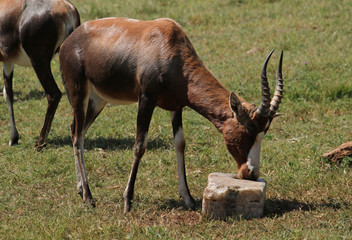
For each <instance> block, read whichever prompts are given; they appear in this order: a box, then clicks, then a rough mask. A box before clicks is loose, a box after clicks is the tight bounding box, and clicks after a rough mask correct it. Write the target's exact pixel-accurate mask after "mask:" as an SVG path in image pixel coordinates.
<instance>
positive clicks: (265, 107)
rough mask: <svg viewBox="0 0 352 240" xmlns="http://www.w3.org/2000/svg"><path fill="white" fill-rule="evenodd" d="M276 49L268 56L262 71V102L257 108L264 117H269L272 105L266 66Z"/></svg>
mask: <svg viewBox="0 0 352 240" xmlns="http://www.w3.org/2000/svg"><path fill="white" fill-rule="evenodd" d="M273 52H274V50H272V51H271V52H270V53H269V55H268V56H267V58H266V60H265V62H264V65H263V68H262V73H261V87H262V102H261V104H260V106H259V108H258V109H257V113H258V114H259V115H261V116H263V117H268V114H269V108H270V107H271V105H270V104H271V103H270V100H271V98H270V88H269V84H268V78H267V77H266V67H267V65H268V62H269V59H270V57H271V55H272V54H273Z"/></svg>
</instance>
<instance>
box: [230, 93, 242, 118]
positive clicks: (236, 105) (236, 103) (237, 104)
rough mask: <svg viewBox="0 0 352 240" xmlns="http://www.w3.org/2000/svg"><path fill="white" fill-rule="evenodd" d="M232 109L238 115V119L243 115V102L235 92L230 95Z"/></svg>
mask: <svg viewBox="0 0 352 240" xmlns="http://www.w3.org/2000/svg"><path fill="white" fill-rule="evenodd" d="M230 107H231V110H232V111H233V112H234V113H235V114H236V117H238V116H240V115H241V114H242V113H243V108H242V102H241V100H240V99H239V98H238V97H237V95H236V94H235V93H233V92H231V94H230Z"/></svg>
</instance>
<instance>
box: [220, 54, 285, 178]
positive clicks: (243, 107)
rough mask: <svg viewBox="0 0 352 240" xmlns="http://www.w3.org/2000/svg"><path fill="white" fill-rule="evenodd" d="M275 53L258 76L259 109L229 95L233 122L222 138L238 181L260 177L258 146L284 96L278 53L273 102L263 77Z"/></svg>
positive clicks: (266, 61) (225, 126)
mask: <svg viewBox="0 0 352 240" xmlns="http://www.w3.org/2000/svg"><path fill="white" fill-rule="evenodd" d="M273 52H274V50H273V51H271V53H270V54H269V55H268V57H267V59H266V60H265V62H264V65H263V68H262V72H261V89H262V101H261V104H260V106H259V107H256V106H255V105H254V104H250V103H247V102H245V101H243V100H242V99H240V98H239V97H238V96H237V95H236V94H235V93H231V94H230V107H231V109H232V111H233V113H234V118H232V119H228V120H227V121H226V122H225V124H224V129H223V136H224V139H225V143H226V146H227V149H228V151H229V152H230V153H231V155H232V156H233V157H234V158H235V160H236V162H237V167H238V177H239V178H240V179H250V180H256V179H257V178H258V177H259V163H260V150H261V143H262V140H263V138H264V135H265V134H266V132H267V131H268V129H269V127H270V124H271V121H272V120H273V118H274V117H276V116H278V114H277V113H276V111H277V109H278V108H279V104H280V102H281V98H282V94H283V79H282V57H283V52H281V57H280V62H279V67H278V71H277V80H276V88H275V93H274V96H273V98H272V99H271V97H270V88H269V84H268V80H267V76H266V68H267V65H268V61H269V59H270V57H271V55H272V53H273Z"/></svg>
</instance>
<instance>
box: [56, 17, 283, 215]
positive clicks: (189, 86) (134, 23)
mask: <svg viewBox="0 0 352 240" xmlns="http://www.w3.org/2000/svg"><path fill="white" fill-rule="evenodd" d="M272 53H273V51H272V52H271V53H270V54H269V55H268V57H267V59H266V61H265V63H264V66H263V68H262V72H261V89H262V90H261V91H262V101H261V104H260V106H259V107H258V108H257V107H256V106H255V105H254V104H250V103H247V102H245V101H244V100H243V99H242V98H240V97H239V96H237V95H236V94H235V93H233V92H229V91H228V90H226V89H225V87H224V86H223V85H222V84H221V83H220V82H218V80H217V79H216V78H215V76H214V75H213V74H212V73H211V72H210V71H209V70H208V69H207V68H206V67H205V66H204V64H203V62H202V60H201V59H200V58H199V57H198V55H197V53H196V51H195V50H194V48H193V46H192V44H191V42H190V40H189V39H188V37H187V36H186V33H185V32H184V31H183V30H182V28H181V26H180V25H179V24H178V23H176V22H175V21H173V20H171V19H157V20H152V21H140V20H134V19H127V18H105V19H98V20H93V21H88V22H85V23H84V24H82V25H81V26H80V27H78V28H77V29H76V30H75V31H74V32H73V33H72V34H71V35H70V36H69V37H68V38H67V39H66V40H65V42H64V43H63V44H62V47H61V49H60V53H59V59H60V64H61V70H62V79H63V82H64V86H65V88H66V91H67V96H68V98H69V101H70V103H71V105H72V108H73V121H72V123H71V138H72V143H73V148H74V156H75V165H76V177H77V190H78V193H79V194H80V195H81V197H82V198H83V201H84V202H85V203H87V204H88V205H92V206H94V207H95V202H94V200H93V197H92V194H91V191H90V188H89V185H88V179H87V173H86V170H85V165H84V159H83V152H84V149H83V147H84V146H83V145H84V136H85V134H86V132H87V130H88V128H89V127H90V126H91V124H92V123H93V121H94V120H95V119H96V117H97V116H98V115H99V113H100V112H101V111H102V109H103V108H104V106H105V105H106V104H107V103H113V104H116V105H121V104H130V103H134V102H138V114H137V134H136V140H135V144H134V159H133V164H132V170H131V172H130V176H129V179H128V183H127V187H126V189H125V191H124V204H125V206H124V212H125V213H127V212H129V211H130V210H131V206H132V199H133V194H134V185H135V180H136V176H137V171H138V166H139V163H140V160H141V158H142V156H143V154H144V152H145V150H146V145H147V135H148V128H149V124H150V121H151V118H152V114H153V111H154V109H155V107H157V106H158V107H160V108H162V109H164V110H167V111H170V112H171V122H172V129H173V135H174V142H175V148H176V157H177V172H178V180H179V194H180V196H181V197H182V198H183V200H184V202H185V204H186V206H187V207H188V208H191V209H194V208H195V201H194V199H193V198H192V196H191V195H190V191H189V189H188V185H187V180H186V171H185V160H184V150H185V139H184V134H183V127H182V109H183V108H184V107H186V106H187V107H190V108H191V109H193V110H195V111H196V112H198V113H199V114H201V115H203V116H204V117H205V118H207V119H208V120H209V121H210V122H211V123H213V125H214V126H215V127H216V128H217V130H218V131H219V132H220V133H222V135H223V137H224V140H225V144H226V146H227V149H228V151H229V152H230V154H231V155H232V156H233V158H234V159H235V160H236V162H237V166H238V176H239V178H241V179H252V180H255V179H257V178H258V176H259V160H260V150H261V142H262V140H263V137H264V135H265V133H266V132H267V131H268V129H269V126H270V123H271V121H272V120H273V118H274V117H275V116H276V111H277V109H278V108H279V104H280V102H281V98H282V94H283V79H282V57H283V53H281V57H280V62H279V67H278V73H277V82H276V88H275V93H274V96H273V98H272V99H271V98H270V88H269V86H268V81H267V76H266V68H267V64H268V61H269V59H270V56H271V55H272Z"/></svg>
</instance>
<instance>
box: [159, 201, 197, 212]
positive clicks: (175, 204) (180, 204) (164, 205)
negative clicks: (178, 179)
mask: <svg viewBox="0 0 352 240" xmlns="http://www.w3.org/2000/svg"><path fill="white" fill-rule="evenodd" d="M160 202H161V204H158V205H159V210H167V209H180V208H181V209H185V210H189V208H188V207H186V204H185V202H184V201H183V199H182V198H180V199H177V200H176V199H163V200H160ZM195 202H196V208H195V210H196V211H199V210H202V199H195Z"/></svg>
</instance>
